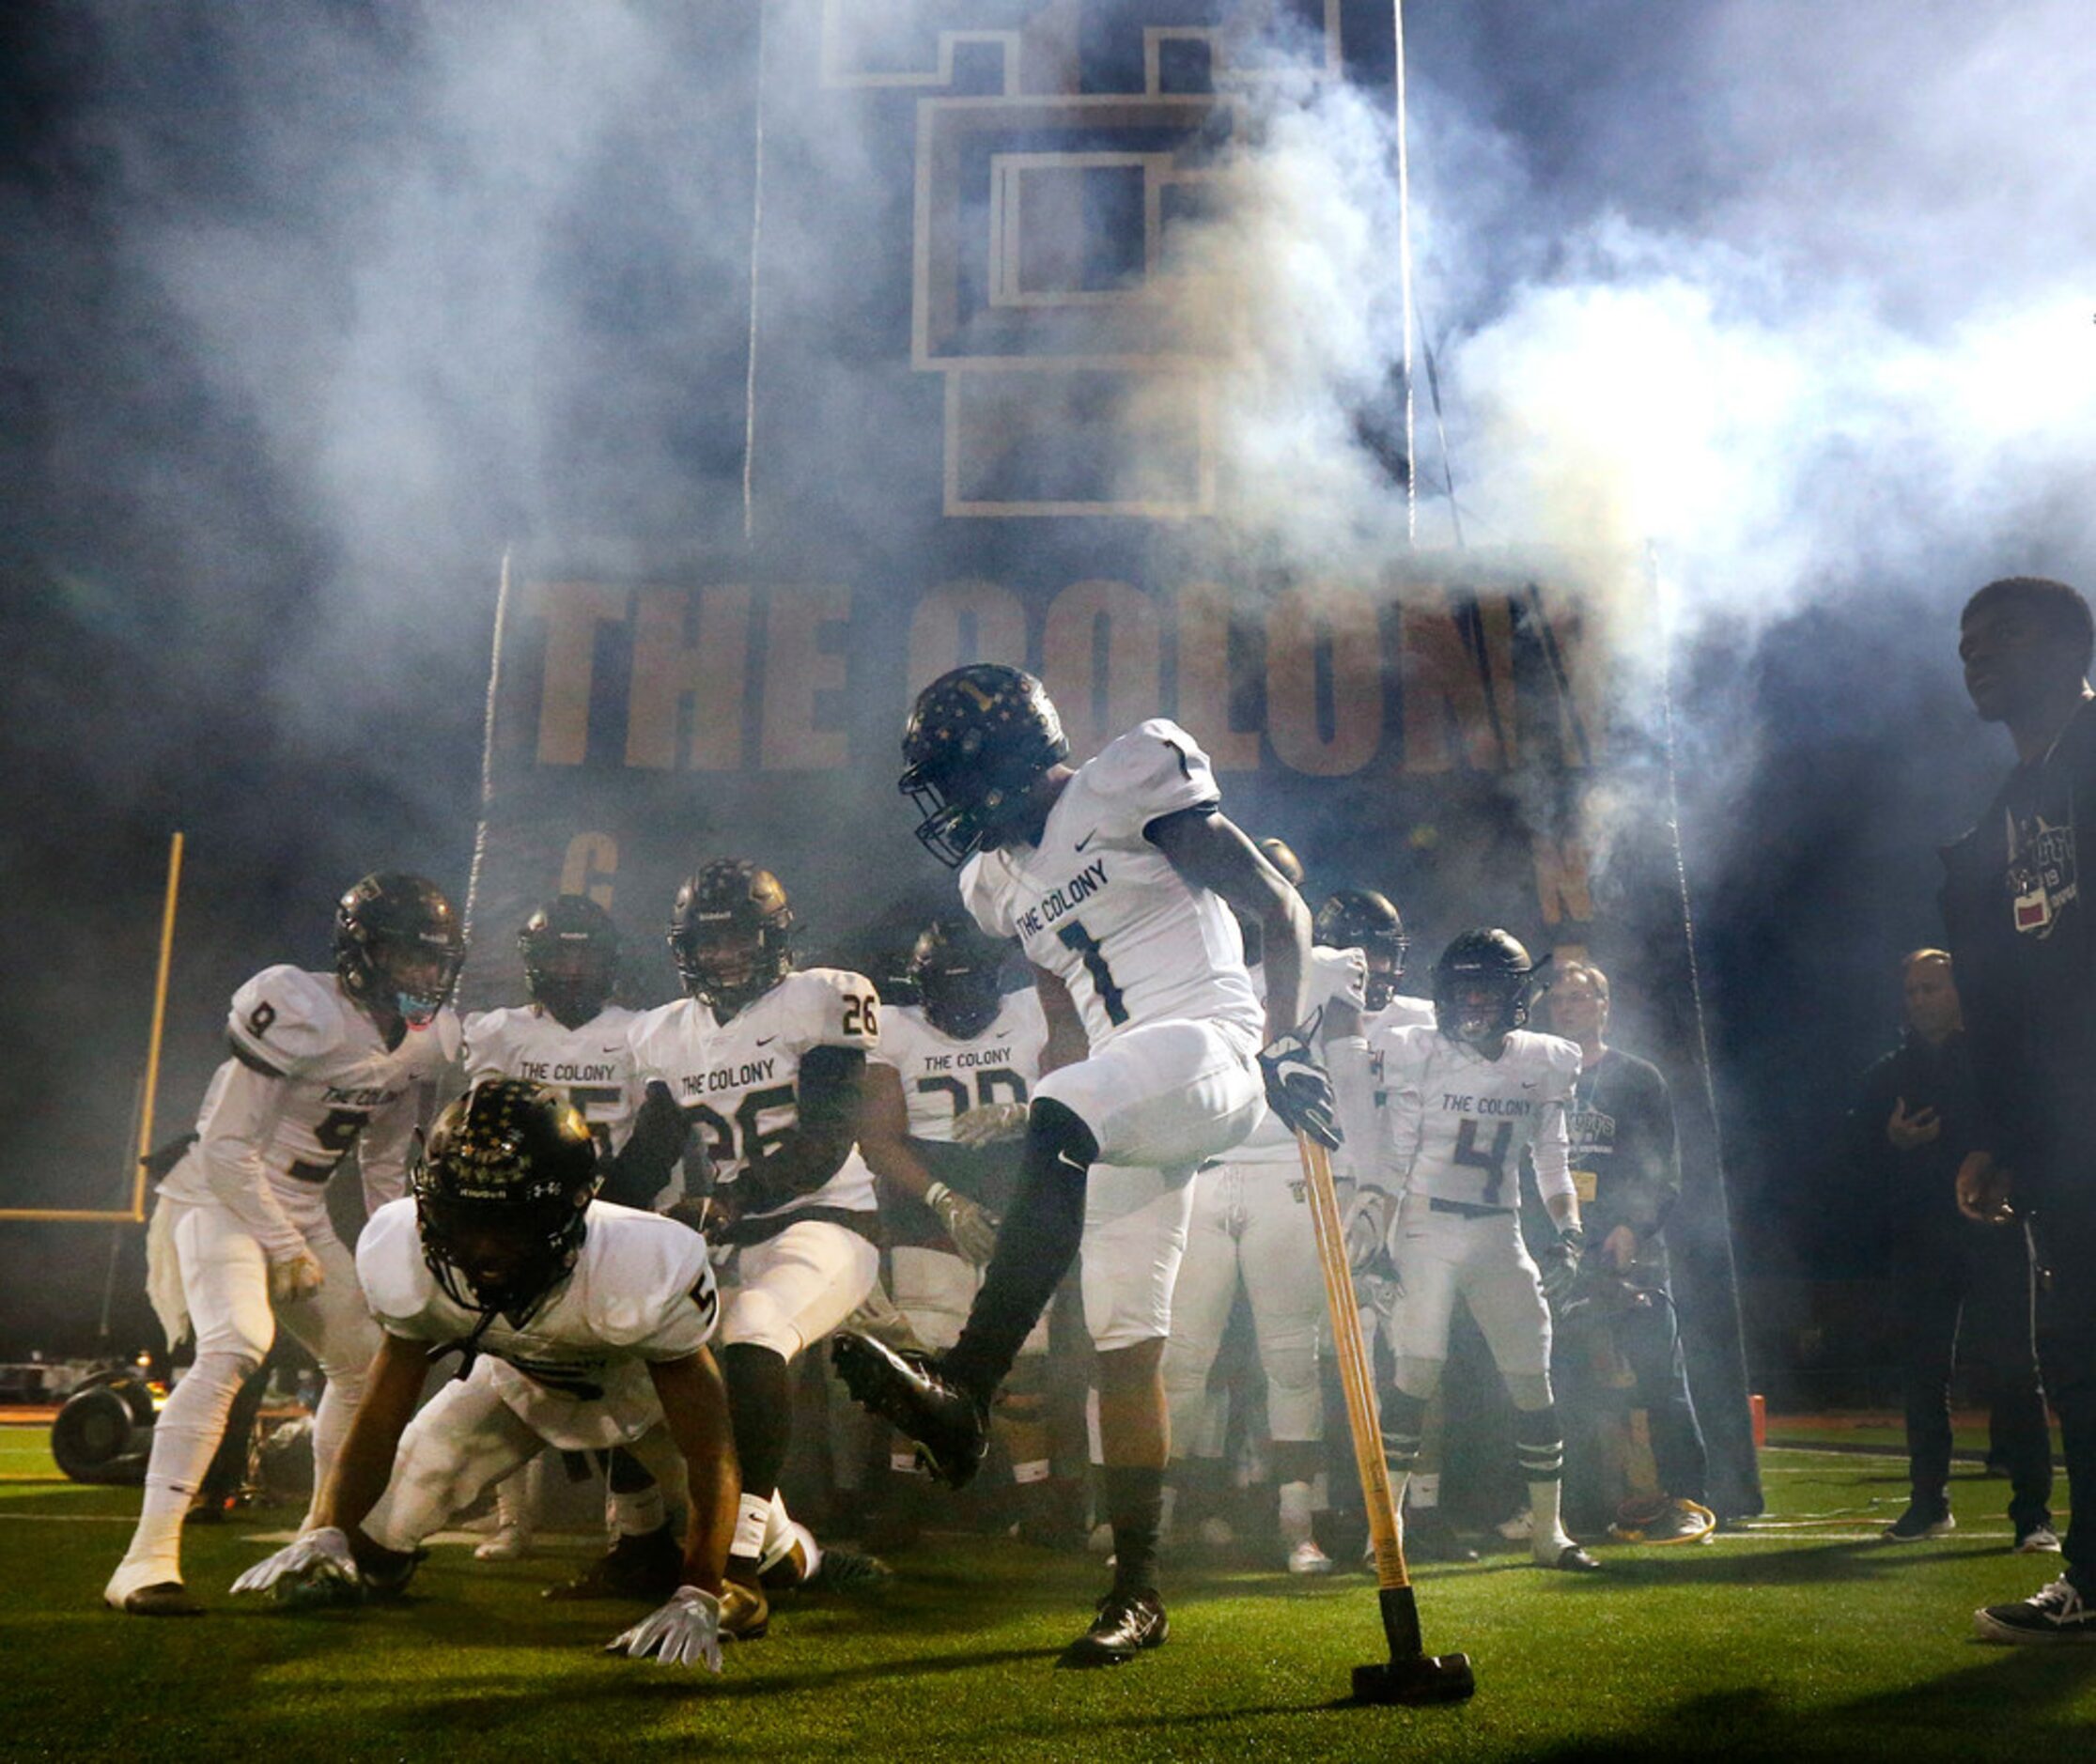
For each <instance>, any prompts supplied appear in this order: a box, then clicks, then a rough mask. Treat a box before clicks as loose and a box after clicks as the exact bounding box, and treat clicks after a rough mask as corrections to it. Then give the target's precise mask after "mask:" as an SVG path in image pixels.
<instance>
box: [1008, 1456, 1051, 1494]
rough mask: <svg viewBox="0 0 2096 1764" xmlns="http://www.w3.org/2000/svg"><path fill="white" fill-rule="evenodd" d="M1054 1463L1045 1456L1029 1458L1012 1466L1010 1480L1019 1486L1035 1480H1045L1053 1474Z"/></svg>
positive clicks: (1024, 1485) (1024, 1486)
mask: <svg viewBox="0 0 2096 1764" xmlns="http://www.w3.org/2000/svg"><path fill="white" fill-rule="evenodd" d="M1054 1470H1055V1465H1054V1463H1053V1462H1051V1461H1050V1460H1048V1459H1047V1458H1030V1459H1028V1460H1027V1461H1026V1462H1024V1463H1016V1464H1014V1465H1013V1466H1012V1480H1013V1481H1014V1482H1016V1483H1017V1485H1018V1486H1019V1487H1020V1488H1022V1489H1023V1488H1026V1487H1028V1486H1030V1485H1031V1484H1032V1483H1035V1482H1046V1481H1047V1480H1048V1478H1049V1477H1050V1476H1051V1475H1053V1474H1054Z"/></svg>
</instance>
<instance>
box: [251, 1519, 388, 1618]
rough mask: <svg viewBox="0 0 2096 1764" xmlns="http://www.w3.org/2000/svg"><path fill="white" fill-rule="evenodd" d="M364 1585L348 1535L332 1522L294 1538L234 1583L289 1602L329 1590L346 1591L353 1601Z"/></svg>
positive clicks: (307, 1599)
mask: <svg viewBox="0 0 2096 1764" xmlns="http://www.w3.org/2000/svg"><path fill="white" fill-rule="evenodd" d="M360 1585H361V1577H360V1576H359V1575H358V1573H357V1562H356V1557H355V1556H353V1555H350V1553H349V1537H348V1535H347V1534H346V1533H344V1532H343V1531H342V1530H341V1528H340V1527H339V1526H335V1525H328V1526H324V1527H323V1528H322V1529H320V1530H318V1531H308V1532H307V1533H305V1535H304V1536H303V1537H300V1538H294V1539H293V1540H291V1541H290V1542H289V1543H287V1544H286V1545H285V1546H284V1547H283V1548H282V1549H281V1550H279V1551H278V1552H277V1553H276V1554H275V1555H272V1556H270V1557H268V1558H267V1559H266V1560H264V1561H260V1562H257V1563H256V1564H255V1566H254V1567H253V1568H251V1569H249V1570H248V1571H247V1572H246V1573H244V1574H242V1575H241V1577H240V1579H238V1580H236V1581H235V1582H234V1583H233V1590H234V1591H235V1592H237V1593H241V1592H273V1593H275V1594H276V1596H277V1597H278V1598H279V1599H281V1600H284V1601H286V1602H311V1601H310V1595H311V1594H313V1593H317V1592H328V1591H338V1592H341V1593H346V1594H348V1595H349V1598H350V1599H351V1600H353V1599H354V1598H355V1596H356V1592H357V1590H358V1588H359V1586H360ZM302 1595H306V1596H305V1597H302Z"/></svg>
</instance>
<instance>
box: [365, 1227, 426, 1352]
mask: <svg viewBox="0 0 2096 1764" xmlns="http://www.w3.org/2000/svg"><path fill="white" fill-rule="evenodd" d="M357 1283H358V1284H359V1285H360V1286H362V1287H363V1288H364V1298H365V1304H367V1305H369V1306H370V1307H371V1315H372V1317H373V1318H374V1319H375V1320H376V1321H377V1322H378V1323H379V1325H380V1327H381V1328H383V1329H384V1330H386V1331H387V1333H389V1334H391V1335H396V1336H412V1337H420V1336H423V1335H426V1334H427V1330H426V1329H425V1328H424V1327H423V1323H422V1320H423V1318H424V1316H425V1314H426V1313H427V1311H428V1309H429V1307H430V1305H431V1304H432V1303H433V1302H434V1301H435V1299H436V1297H437V1281H436V1277H434V1276H433V1275H432V1274H431V1273H430V1272H429V1264H428V1263H427V1262H426V1261H423V1259H422V1228H421V1226H420V1225H419V1224H417V1223H416V1220H415V1203H414V1201H413V1200H412V1199H409V1198H408V1197H407V1196H402V1197H401V1198H400V1199H398V1200H389V1201H387V1202H386V1203H385V1205H384V1206H382V1207H380V1209H379V1210H378V1211H377V1212H376V1213H374V1214H373V1215H371V1216H370V1217H369V1218H368V1219H366V1220H365V1226H364V1230H362V1231H360V1232H359V1233H358V1234H357Z"/></svg>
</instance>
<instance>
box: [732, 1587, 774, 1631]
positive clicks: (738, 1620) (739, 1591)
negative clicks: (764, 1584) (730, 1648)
mask: <svg viewBox="0 0 2096 1764" xmlns="http://www.w3.org/2000/svg"><path fill="white" fill-rule="evenodd" d="M770 1628H771V1605H770V1602H769V1601H768V1600H767V1599H766V1598H765V1596H764V1591H763V1588H761V1587H758V1586H744V1585H743V1584H742V1583H741V1582H740V1581H738V1580H725V1581H722V1583H721V1639H722V1641H724V1642H754V1641H761V1640H763V1639H764V1636H765V1634H766V1632H768V1631H769V1629H770Z"/></svg>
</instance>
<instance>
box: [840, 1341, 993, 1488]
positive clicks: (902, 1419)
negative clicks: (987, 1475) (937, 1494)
mask: <svg viewBox="0 0 2096 1764" xmlns="http://www.w3.org/2000/svg"><path fill="white" fill-rule="evenodd" d="M830 1356H831V1361H832V1362H833V1363H834V1364H835V1366H836V1368H837V1375H838V1376H839V1377H840V1378H842V1379H843V1380H844V1381H845V1388H846V1390H848V1391H850V1392H851V1394H852V1397H853V1399H854V1400H856V1401H857V1402H859V1403H860V1404H861V1405H862V1407H864V1408H867V1409H871V1410H872V1411H873V1412H874V1414H876V1415H877V1416H880V1418H881V1419H882V1420H884V1421H886V1422H888V1423H889V1425H890V1426H892V1427H895V1428H899V1429H900V1430H901V1431H903V1432H904V1433H905V1434H907V1435H908V1437H909V1438H910V1439H911V1440H913V1441H914V1442H915V1443H916V1446H917V1452H918V1456H919V1458H920V1459H921V1460H922V1462H924V1467H925V1469H926V1470H928V1471H930V1473H931V1474H932V1475H933V1476H934V1477H936V1478H938V1479H939V1481H941V1482H943V1483H945V1484H946V1486H947V1487H948V1488H950V1489H960V1488H966V1487H967V1486H968V1484H969V1483H970V1482H971V1481H972V1480H973V1479H974V1477H975V1473H976V1471H978V1470H980V1469H981V1468H982V1467H983V1456H984V1454H985V1453H986V1452H987V1451H988V1450H989V1443H990V1433H989V1409H988V1405H987V1404H986V1403H984V1402H983V1401H981V1400H979V1399H977V1398H976V1397H975V1396H973V1395H972V1394H971V1393H970V1392H969V1391H966V1390H963V1389H962V1388H961V1387H960V1386H959V1385H956V1384H954V1383H952V1382H951V1381H949V1380H948V1379H947V1378H946V1377H945V1376H944V1375H943V1374H942V1373H941V1372H940V1371H939V1363H938V1362H937V1361H936V1360H934V1359H931V1358H930V1357H928V1356H927V1355H925V1354H899V1353H897V1352H896V1351H895V1350H894V1349H893V1348H891V1347H889V1346H888V1345H887V1344H886V1343H885V1342H882V1341H877V1340H875V1339H874V1338H873V1337H871V1336H864V1335H858V1334H855V1333H853V1332H851V1331H849V1330H846V1331H843V1332H841V1333H840V1334H839V1335H838V1336H837V1338H836V1340H835V1342H834V1344H833V1345H832V1346H831V1350H830Z"/></svg>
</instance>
